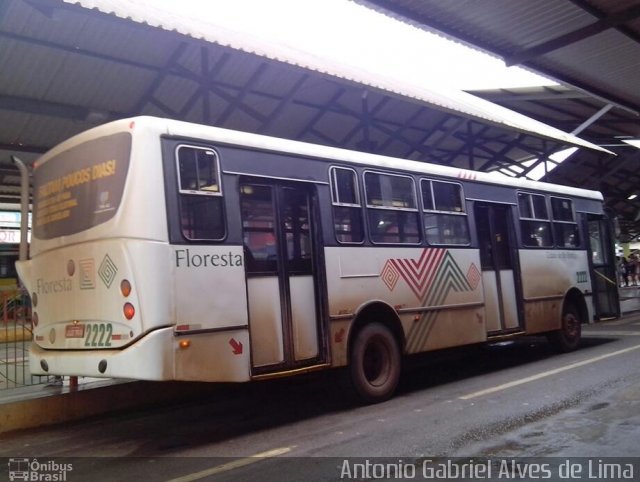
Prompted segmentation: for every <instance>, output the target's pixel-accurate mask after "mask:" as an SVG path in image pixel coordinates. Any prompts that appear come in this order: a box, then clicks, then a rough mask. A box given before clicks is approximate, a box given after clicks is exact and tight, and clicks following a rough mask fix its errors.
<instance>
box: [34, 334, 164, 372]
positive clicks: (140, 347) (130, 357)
mask: <svg viewBox="0 0 640 482" xmlns="http://www.w3.org/2000/svg"><path fill="white" fill-rule="evenodd" d="M172 340H173V328H172V327H167V328H161V329H158V330H155V331H153V332H151V333H148V334H147V335H146V336H144V337H143V338H141V339H139V340H138V341H136V342H135V343H133V344H131V345H129V346H128V347H126V348H122V349H120V350H45V349H43V348H41V347H39V346H38V345H37V344H36V343H35V342H32V343H31V346H30V348H29V370H30V371H31V374H32V375H68V376H84V377H97V378H100V377H104V378H126V379H135V380H173V379H174V376H173V371H174V370H173V365H174V363H173V351H172V349H171V348H172V346H173V345H172Z"/></svg>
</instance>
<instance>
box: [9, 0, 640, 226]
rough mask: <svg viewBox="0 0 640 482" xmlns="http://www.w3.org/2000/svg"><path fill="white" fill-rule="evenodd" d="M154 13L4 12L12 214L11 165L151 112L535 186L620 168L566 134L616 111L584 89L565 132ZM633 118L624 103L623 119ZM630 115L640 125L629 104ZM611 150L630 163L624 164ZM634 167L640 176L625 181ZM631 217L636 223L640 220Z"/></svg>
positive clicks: (55, 7)
mask: <svg viewBox="0 0 640 482" xmlns="http://www.w3.org/2000/svg"><path fill="white" fill-rule="evenodd" d="M151 4H152V2H148V3H147V2H130V1H125V0H78V1H75V2H74V1H63V0H5V1H4V2H2V4H0V72H1V74H0V126H1V127H0V168H1V169H0V202H6V203H9V202H16V200H17V196H18V191H19V188H18V186H19V179H18V176H17V171H16V170H15V169H14V168H13V167H12V166H11V164H10V160H9V158H10V155H11V154H16V153H17V155H18V156H19V157H22V158H23V159H24V160H27V161H32V160H33V159H35V158H36V157H37V156H38V155H39V154H40V153H42V152H45V151H46V150H48V149H49V148H51V147H53V146H54V145H56V144H57V143H59V142H60V141H62V140H64V139H66V138H68V137H70V136H72V135H74V134H76V133H78V132H80V131H83V130H86V129H87V128H90V127H92V126H94V125H98V124H101V123H104V122H108V121H110V120H114V119H118V118H123V117H129V116H134V115H140V114H145V115H154V116H161V117H170V118H175V119H181V120H187V121H191V122H196V123H202V124H210V125H216V126H220V127H226V128H232V129H238V130H243V131H248V132H256V133H260V134H266V135H272V136H277V137H283V138H288V139H296V140H303V141H307V142H313V143H318V144H324V145H331V146H337V147H344V148H349V149H354V150H360V151H366V152H374V153H379V154H385V155H390V156H397V157H402V158H408V159H416V160H422V161H429V162H434V163H437V164H443V165H449V166H455V167H461V168H466V169H474V170H479V171H500V170H502V171H504V170H505V169H507V171H508V172H511V173H512V174H515V175H522V174H525V175H526V173H527V172H529V171H530V170H531V169H532V166H535V165H536V163H540V162H544V161H545V160H546V159H547V157H548V156H549V155H551V154H553V153H555V152H557V151H558V150H560V149H562V148H563V147H566V146H578V147H581V148H582V149H580V150H579V151H578V154H574V155H573V156H572V157H571V158H569V160H568V161H567V162H566V163H564V164H563V166H562V167H563V169H564V165H565V164H566V165H568V166H570V165H571V164H576V165H577V166H578V172H582V171H583V170H586V169H583V168H584V166H585V165H586V164H587V163H588V164H589V165H590V164H591V163H596V164H598V163H599V164H600V165H605V166H608V165H611V163H615V162H619V161H618V160H617V159H618V158H619V157H620V154H619V152H618V151H615V149H612V148H610V147H609V146H608V145H605V144H607V142H603V141H604V140H605V138H606V137H607V136H609V132H608V131H607V132H606V133H604V132H603V135H602V136H601V137H597V136H596V137H593V136H591V137H592V138H591V139H590V138H587V139H583V138H581V137H578V136H576V135H571V134H567V133H566V131H572V130H575V127H577V126H573V121H574V119H575V121H576V122H578V124H582V123H583V122H584V121H586V120H588V119H589V118H590V117H592V115H593V112H591V111H592V110H593V109H594V108H595V110H596V111H597V110H598V102H602V100H601V99H600V98H597V100H596V101H594V100H593V99H592V98H591V96H589V95H587V94H585V93H583V92H582V91H575V90H574V89H573V88H567V87H558V88H554V89H551V90H548V91H546V90H545V91H544V92H543V95H545V96H548V97H549V98H551V97H555V96H556V92H559V94H557V98H558V99H568V98H569V99H571V95H574V96H575V95H576V94H575V92H578V93H579V94H580V96H581V99H582V100H583V101H584V104H583V105H582V110H581V111H580V112H578V113H576V114H573V113H572V115H574V118H572V119H570V121H566V119H565V121H566V122H565V123H564V124H562V125H558V123H556V122H555V120H556V116H554V115H549V116H548V117H547V118H544V116H537V115H536V114H537V112H535V111H534V112H525V114H530V115H523V114H522V113H517V112H515V110H517V109H515V107H516V106H518V105H520V101H518V102H516V103H511V104H510V101H501V100H500V99H499V97H501V96H508V97H509V98H517V97H518V96H519V95H524V96H525V97H526V96H527V95H528V96H529V97H530V96H532V95H542V94H539V93H536V94H531V93H530V94H521V93H514V94H511V93H510V92H507V93H505V92H496V93H485V94H483V95H485V97H487V99H489V100H486V99H482V98H480V97H479V96H477V95H472V94H470V93H465V92H459V91H453V90H445V89H442V88H438V89H434V88H432V87H430V86H428V85H426V84H424V83H422V82H420V81H419V80H416V79H408V78H407V79H398V78H396V77H392V76H381V75H374V74H371V73H369V72H364V71H361V70H357V69H354V68H353V67H352V66H349V65H344V64H341V63H339V62H337V61H335V60H333V59H327V58H318V57H316V56H313V55H310V54H308V53H305V52H301V51H299V50H296V49H291V48H286V47H283V46H282V45H275V44H269V43H265V42H263V41H261V40H260V39H257V38H251V37H250V36H247V35H240V34H238V33H237V32H234V31H231V30H229V29H226V28H224V27H223V26H221V25H211V24H205V23H202V22H196V21H193V20H191V19H187V18H182V17H180V16H179V15H175V14H173V13H172V14H168V13H167V12H164V11H162V10H160V9H158V8H154V7H153V5H151ZM567 92H568V93H569V95H568V94H567ZM492 95H494V96H495V97H496V98H491V96H492ZM527 102H528V101H527ZM499 104H503V105H499ZM505 106H508V107H511V108H510V109H509V108H507V107H505ZM620 109H621V107H618V105H617V104H616V106H615V109H612V110H616V111H618V110H620ZM623 112H624V115H625V116H628V115H630V113H629V109H628V108H627V106H625V107H624V110H623ZM563 115H564V114H563ZM567 115H568V114H567ZM534 117H538V120H536V119H534ZM582 117H584V119H583V118H582ZM552 124H555V125H556V127H552V126H551V125H552ZM619 125H622V122H620V123H619ZM611 150H614V151H615V152H616V154H618V156H617V157H616V156H611V155H610V151H611ZM638 152H640V151H638ZM581 166H582V167H581ZM627 169H631V167H630V165H627V167H626V168H625V169H619V170H618V172H619V174H621V175H622V174H624V173H625V172H626V171H627ZM554 172H555V171H554ZM551 174H552V173H551ZM636 174H637V173H636ZM551 180H553V179H551ZM582 181H583V180H581V179H579V178H577V179H572V178H571V175H569V176H567V178H566V179H562V183H565V184H570V185H575V186H579V187H590V188H593V187H594V186H592V185H584V184H582ZM586 181H590V179H587V180H586ZM595 187H596V188H598V189H600V188H602V186H595ZM623 194H625V193H623V189H622V188H621V189H620V191H619V192H618V191H615V192H614V191H611V192H607V191H606V190H605V199H606V200H607V203H609V205H611V206H613V207H614V208H615V207H616V203H617V202H618V201H619V200H620V199H621V198H622V197H623V196H622V195H623ZM625 206H626V205H625ZM622 214H623V215H625V216H628V217H629V220H632V218H633V217H634V216H635V211H633V212H632V213H631V214H628V213H626V212H624V210H623V213H622ZM626 226H627V227H626V229H627V231H628V232H627V234H628V235H629V236H636V235H637V234H638V233H640V231H638V230H636V231H632V229H633V227H634V225H633V223H632V222H629V223H628V224H627V225H626Z"/></svg>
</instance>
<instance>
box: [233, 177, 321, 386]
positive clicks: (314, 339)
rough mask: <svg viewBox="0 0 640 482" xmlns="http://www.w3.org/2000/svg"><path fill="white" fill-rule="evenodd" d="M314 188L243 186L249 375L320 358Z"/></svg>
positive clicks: (265, 184) (260, 183)
mask: <svg viewBox="0 0 640 482" xmlns="http://www.w3.org/2000/svg"><path fill="white" fill-rule="evenodd" d="M312 201H313V196H312V187H310V186H308V185H306V184H302V183H296V184H293V183H275V182H269V181H256V182H242V183H241V185H240V203H241V213H242V226H243V241H244V249H245V265H246V270H247V297H248V305H249V332H250V336H251V360H252V375H254V376H256V375H262V374H268V373H273V372H284V371H290V370H295V369H298V368H303V367H307V366H309V365H315V364H319V363H321V362H322V361H323V360H324V355H325V353H324V352H325V350H323V348H322V347H323V346H324V344H323V343H322V342H321V339H322V338H321V333H322V331H323V330H322V329H321V326H320V320H321V317H320V307H319V304H318V299H319V295H318V284H317V279H318V277H317V276H316V274H317V273H316V270H317V265H318V262H317V252H316V251H315V239H314V234H315V226H314V224H313V209H312V205H313V203H312Z"/></svg>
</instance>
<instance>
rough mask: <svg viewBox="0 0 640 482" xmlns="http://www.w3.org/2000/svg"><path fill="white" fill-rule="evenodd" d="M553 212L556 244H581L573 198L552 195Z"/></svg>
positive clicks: (576, 245)
mask: <svg viewBox="0 0 640 482" xmlns="http://www.w3.org/2000/svg"><path fill="white" fill-rule="evenodd" d="M551 214H552V216H553V230H554V233H555V235H556V245H557V246H558V247H560V248H577V247H579V246H580V233H579V231H578V223H576V220H575V213H574V211H573V201H571V199H566V198H559V197H553V196H552V197H551Z"/></svg>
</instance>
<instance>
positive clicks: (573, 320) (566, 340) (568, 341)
mask: <svg viewBox="0 0 640 482" xmlns="http://www.w3.org/2000/svg"><path fill="white" fill-rule="evenodd" d="M581 336H582V320H581V319H580V312H579V311H578V309H577V308H576V307H575V306H574V305H572V304H570V303H569V304H567V305H565V307H564V310H562V321H561V326H560V329H559V330H557V331H554V332H552V333H550V334H549V341H550V342H551V344H552V345H553V346H554V348H555V349H556V350H558V351H560V352H563V353H566V352H569V351H573V350H575V349H576V348H578V346H580V337H581Z"/></svg>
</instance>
